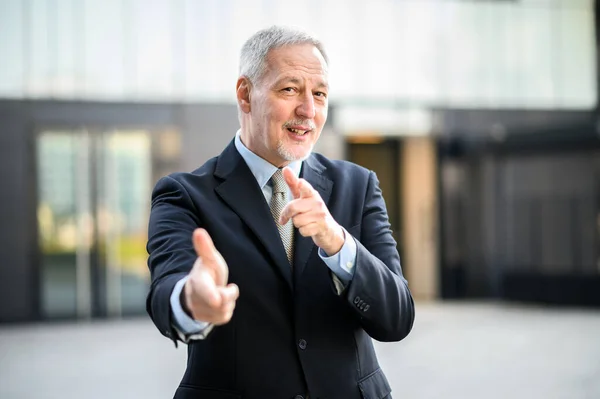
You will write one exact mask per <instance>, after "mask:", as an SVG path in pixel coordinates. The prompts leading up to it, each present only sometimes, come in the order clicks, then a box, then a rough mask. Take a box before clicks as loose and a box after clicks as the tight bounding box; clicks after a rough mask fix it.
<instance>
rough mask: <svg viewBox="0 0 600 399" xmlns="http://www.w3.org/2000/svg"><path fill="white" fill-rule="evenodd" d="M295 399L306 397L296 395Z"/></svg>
mask: <svg viewBox="0 0 600 399" xmlns="http://www.w3.org/2000/svg"><path fill="white" fill-rule="evenodd" d="M294 399H304V396H302V395H296V396H294Z"/></svg>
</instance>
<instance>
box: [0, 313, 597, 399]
mask: <svg viewBox="0 0 600 399" xmlns="http://www.w3.org/2000/svg"><path fill="white" fill-rule="evenodd" d="M376 349H377V351H378V354H379V359H380V362H381V365H382V367H383V369H384V370H385V372H386V374H387V376H388V379H389V380H390V383H391V384H392V388H393V396H394V398H395V399H399V398H400V399H401V398H410V399H429V398H432V399H433V398H436V399H437V398H444V399H454V398H457V399H458V398H460V399H481V398H486V399H488V398H489V399H496V398H497V399H505V398H511V399H520V398H523V399H525V398H527V399H535V398H540V399H541V398H543V399H563V398H564V399H579V398H581V399H598V398H600V311H598V310H574V309H552V308H544V307H520V306H515V305H502V304H489V303H479V304H478V303H435V304H426V303H420V304H417V320H416V323H415V328H414V330H413V331H412V333H411V334H410V336H409V337H408V338H407V339H406V340H404V341H402V342H400V343H392V344H389V343H386V344H382V343H377V344H376ZM185 358H186V353H185V346H184V345H182V346H180V348H179V349H175V348H174V346H173V344H172V343H171V342H169V341H168V340H167V339H165V338H162V337H161V336H160V335H159V333H158V331H156V330H155V328H154V326H153V325H152V324H151V322H150V321H149V320H148V319H146V318H140V319H136V320H122V321H108V322H107V321H94V322H84V323H52V324H36V325H27V326H0V398H1V399H25V398H27V399H30V398H31V399H33V398H35V399H46V398H48V399H50V398H51V399H54V398H57V399H58V398H60V399H68V398H86V399H100V398H102V399H105V398H111V399H121V398H122V399H125V398H127V399H130V398H144V399H164V398H171V397H172V395H173V392H174V390H175V387H176V386H177V383H178V381H179V379H180V378H181V375H182V373H183V370H184V366H185ZM267 399H268V398H267Z"/></svg>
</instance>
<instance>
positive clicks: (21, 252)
mask: <svg viewBox="0 0 600 399" xmlns="http://www.w3.org/2000/svg"><path fill="white" fill-rule="evenodd" d="M0 120H1V121H2V123H1V124H0V181H1V182H2V186H1V189H0V226H1V227H0V322H3V321H19V320H29V319H33V318H35V317H36V315H37V289H36V288H35V287H36V280H37V279H36V272H35V265H34V262H33V259H34V257H35V254H36V250H35V243H34V242H32V240H31V238H32V237H31V234H30V230H31V224H32V222H33V221H34V220H35V215H32V213H31V211H32V209H35V205H34V198H32V183H33V180H32V179H33V170H32V168H31V165H30V162H29V161H30V158H31V146H30V144H31V141H30V140H29V137H28V135H27V129H28V106H27V105H25V104H21V105H18V104H14V103H10V104H3V103H0ZM32 205H33V207H32Z"/></svg>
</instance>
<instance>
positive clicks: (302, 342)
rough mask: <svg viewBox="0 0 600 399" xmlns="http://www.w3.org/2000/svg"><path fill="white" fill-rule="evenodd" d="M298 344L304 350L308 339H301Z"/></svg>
mask: <svg viewBox="0 0 600 399" xmlns="http://www.w3.org/2000/svg"><path fill="white" fill-rule="evenodd" d="M298 346H299V347H300V349H302V350H304V349H306V341H305V340H303V339H301V340H300V341H298Z"/></svg>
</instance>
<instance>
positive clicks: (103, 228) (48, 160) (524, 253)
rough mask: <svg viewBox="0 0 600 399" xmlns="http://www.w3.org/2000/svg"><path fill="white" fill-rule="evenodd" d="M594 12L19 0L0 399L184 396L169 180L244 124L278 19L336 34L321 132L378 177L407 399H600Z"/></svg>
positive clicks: (568, 1) (518, 6)
mask: <svg viewBox="0 0 600 399" xmlns="http://www.w3.org/2000/svg"><path fill="white" fill-rule="evenodd" d="M599 10H600V8H599V6H598V1H594V0H369V1H361V0H305V1H291V0H254V1H248V0H0V397H1V398H3V399H4V398H10V399H20V398H36V399H40V398H67V397H73V398H82V397H85V398H91V399H95V398H134V397H143V398H147V399H154V398H157V399H158V398H165V397H170V396H172V394H173V392H174V391H175V387H176V386H177V383H178V380H179V379H180V378H181V375H182V373H183V369H184V367H185V348H183V349H182V347H184V346H183V345H182V346H180V349H179V350H175V349H174V348H173V345H172V344H171V343H170V342H169V341H168V340H166V339H163V338H162V337H161V336H160V334H158V332H157V331H156V330H155V329H154V327H153V326H152V324H151V322H150V321H149V319H148V317H146V316H145V297H146V292H147V289H148V285H149V275H148V270H147V266H146V257H147V254H146V250H145V243H146V234H147V231H146V228H147V220H148V214H149V206H150V204H149V202H150V193H151V190H152V187H153V186H154V184H155V182H156V181H157V180H158V179H159V178H160V177H161V176H164V175H165V174H168V173H170V172H173V171H191V170H193V169H195V168H197V167H198V166H199V165H201V164H202V163H204V162H205V161H206V160H208V159H209V158H211V157H213V156H215V155H217V154H219V153H220V152H221V150H222V149H223V148H224V147H225V146H226V145H227V143H228V142H229V141H230V140H231V139H232V138H233V136H234V134H235V132H236V130H237V129H238V126H239V125H238V119H237V114H236V106H235V82H236V79H237V67H238V54H239V50H240V48H241V46H242V44H243V42H244V41H245V40H246V39H247V38H248V37H249V36H250V35H251V34H252V33H254V32H255V31H257V30H258V29H260V28H263V27H266V26H269V25H272V24H287V25H297V26H300V27H302V28H305V29H308V30H310V31H312V32H314V33H316V34H317V36H319V37H320V38H321V39H322V40H323V41H324V43H325V45H326V48H327V49H328V51H329V58H330V61H331V62H330V84H331V92H330V114H329V119H328V123H327V125H326V127H325V129H324V132H323V135H322V136H321V139H320V142H319V143H318V148H316V150H317V151H319V152H321V153H324V154H325V155H328V156H330V157H333V158H343V159H348V160H351V161H354V162H356V163H359V164H361V165H364V166H366V167H368V168H371V169H373V170H374V171H375V172H377V175H378V177H379V179H380V182H381V187H382V189H383V193H384V196H385V198H386V203H387V207H388V212H389V216H390V221H391V223H392V226H393V230H394V236H395V238H396V239H397V241H398V248H399V251H400V253H401V257H402V262H403V268H404V272H405V274H406V276H407V277H408V280H409V283H410V287H411V290H412V292H413V294H414V296H415V298H417V318H416V322H415V327H414V331H413V333H411V334H410V336H409V337H408V338H407V339H406V340H404V341H403V342H401V343H400V344H383V343H376V350H377V352H378V355H379V358H380V362H381V365H382V367H383V368H384V370H385V371H386V374H387V375H388V378H389V380H390V383H391V385H392V388H393V390H394V397H396V396H398V397H406V398H419V399H423V398H435V399H437V398H440V397H444V398H461V399H475V398H477V399H480V398H486V399H490V398H491V399H496V398H497V399H504V398H527V399H530V398H544V399H553V398H556V399H559V398H560V399H563V398H565V399H573V398H586V399H591V398H598V397H600V379H598V376H599V375H600V362H598V359H600V340H598V332H599V331H600V312H598V308H600V259H599V257H600V109H599V107H598V87H599V84H598V82H599V77H600V74H599V73H598V44H599V40H598V38H599V31H600V30H599V20H600V19H599ZM559 305H570V306H559ZM129 316H141V317H132V318H130V317H129ZM123 319H130V320H123ZM65 320H66V322H64V323H63V322H62V321H65ZM57 321H61V322H57Z"/></svg>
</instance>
